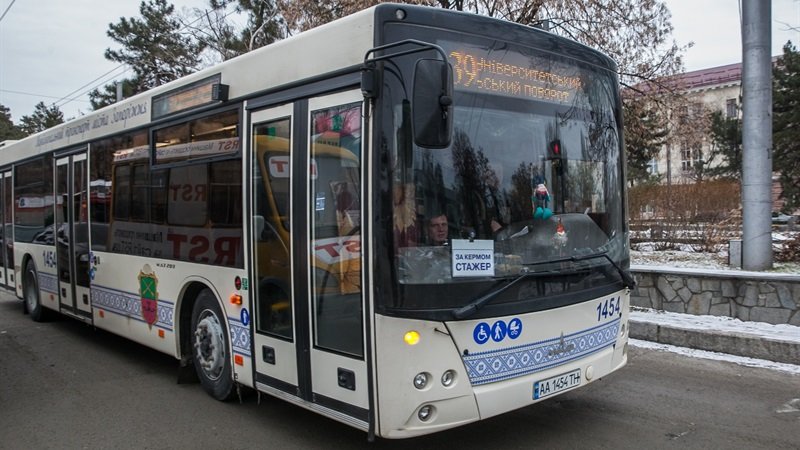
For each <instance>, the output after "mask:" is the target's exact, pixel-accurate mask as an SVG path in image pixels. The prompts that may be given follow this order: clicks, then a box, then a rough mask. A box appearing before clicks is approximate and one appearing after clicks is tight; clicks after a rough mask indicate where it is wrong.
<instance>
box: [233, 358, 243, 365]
mask: <svg viewBox="0 0 800 450" xmlns="http://www.w3.org/2000/svg"><path fill="white" fill-rule="evenodd" d="M233 362H234V363H236V365H237V366H243V365H244V357H243V356H242V355H233Z"/></svg>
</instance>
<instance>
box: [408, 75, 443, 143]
mask: <svg viewBox="0 0 800 450" xmlns="http://www.w3.org/2000/svg"><path fill="white" fill-rule="evenodd" d="M413 89H414V93H413V103H412V106H411V109H412V111H411V115H412V129H413V130H414V143H415V144H417V145H418V146H420V147H427V148H445V147H447V146H449V145H450V139H451V136H452V134H453V71H452V69H451V68H450V64H448V63H447V61H442V60H439V59H420V60H418V61H417V65H416V67H415V68H414V88H413Z"/></svg>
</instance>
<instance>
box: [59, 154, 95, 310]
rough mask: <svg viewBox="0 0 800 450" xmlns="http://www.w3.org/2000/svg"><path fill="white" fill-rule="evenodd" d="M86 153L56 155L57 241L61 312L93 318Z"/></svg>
mask: <svg viewBox="0 0 800 450" xmlns="http://www.w3.org/2000/svg"><path fill="white" fill-rule="evenodd" d="M86 167H87V165H86V153H85V152H82V153H77V154H73V155H69V156H64V157H61V158H57V159H56V180H55V181H56V183H55V188H56V198H55V202H56V213H55V223H54V226H55V241H56V263H57V267H58V293H59V301H60V309H61V312H62V313H65V314H69V315H72V316H75V317H78V318H80V319H82V320H85V321H90V320H91V311H92V308H91V304H90V302H89V229H88V201H89V197H88V191H87V189H86V186H87V179H88V177H87V174H86Z"/></svg>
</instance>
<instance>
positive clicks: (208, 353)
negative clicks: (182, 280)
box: [191, 289, 236, 401]
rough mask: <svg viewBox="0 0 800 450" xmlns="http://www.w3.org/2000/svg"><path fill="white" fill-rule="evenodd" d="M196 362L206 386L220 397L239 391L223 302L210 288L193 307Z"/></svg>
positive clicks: (201, 293)
mask: <svg viewBox="0 0 800 450" xmlns="http://www.w3.org/2000/svg"><path fill="white" fill-rule="evenodd" d="M191 330H192V336H191V342H192V362H193V363H194V369H195V371H196V372H197V377H198V378H199V379H200V384H201V385H202V386H203V389H205V391H206V392H207V393H208V394H209V395H210V396H212V397H214V398H215V399H217V400H221V401H227V400H230V399H231V398H233V396H234V394H235V393H236V390H235V389H234V388H235V385H234V382H233V369H232V368H231V352H230V348H231V346H230V343H229V342H228V330H227V328H226V326H225V320H224V316H223V315H222V312H221V311H220V309H219V304H218V303H217V299H216V297H215V296H214V294H212V293H211V291H210V290H208V289H204V290H202V291H201V292H200V294H199V295H198V296H197V300H196V301H195V304H194V308H192V328H191Z"/></svg>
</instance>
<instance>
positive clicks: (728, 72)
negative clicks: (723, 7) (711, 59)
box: [649, 63, 742, 184]
mask: <svg viewBox="0 0 800 450" xmlns="http://www.w3.org/2000/svg"><path fill="white" fill-rule="evenodd" d="M676 82H677V84H678V85H680V86H682V88H683V89H685V90H686V93H687V98H688V100H689V104H687V105H685V106H683V107H682V108H681V109H682V110H681V111H677V112H676V114H677V120H676V121H675V122H674V123H675V126H674V129H672V130H670V131H671V134H673V136H672V139H669V143H667V144H665V145H664V148H663V149H662V151H661V153H660V154H659V156H658V158H654V159H653V160H652V161H651V162H650V169H649V171H650V173H651V174H652V175H659V176H660V177H661V180H662V182H663V183H672V184H685V183H691V182H694V181H695V180H696V179H697V174H696V173H695V172H696V171H695V168H696V165H697V163H698V162H699V161H701V160H702V161H707V160H708V158H709V157H710V155H711V138H710V134H709V132H708V127H707V126H704V125H707V124H706V122H707V121H708V115H709V113H711V112H712V111H722V112H723V113H724V114H725V116H726V117H740V109H741V108H740V105H741V86H742V64H741V63H737V64H729V65H725V66H719V67H712V68H710V69H703V70H695V71H692V72H686V73H684V74H682V75H681V76H679V77H678V79H677V80H676ZM690 122H691V125H693V126H692V127H685V128H687V129H688V128H691V129H692V130H691V132H685V130H684V129H682V128H684V127H683V125H688V124H689V123H690ZM697 122H702V123H701V124H700V126H699V127H698V126H697V125H698V124H697ZM698 131H700V132H699V133H698ZM715 163H717V164H718V163H719V161H712V162H711V164H712V165H713V164H715Z"/></svg>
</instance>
